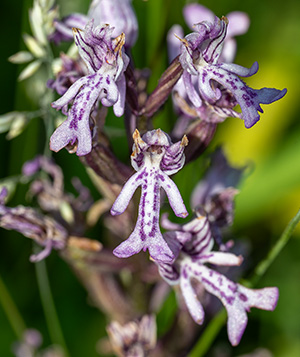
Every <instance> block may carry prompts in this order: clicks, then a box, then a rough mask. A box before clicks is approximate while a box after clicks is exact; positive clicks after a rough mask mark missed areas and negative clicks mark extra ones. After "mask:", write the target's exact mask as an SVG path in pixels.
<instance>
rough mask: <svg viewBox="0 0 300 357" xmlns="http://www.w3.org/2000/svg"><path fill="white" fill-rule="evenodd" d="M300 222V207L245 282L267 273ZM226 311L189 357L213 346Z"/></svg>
mask: <svg viewBox="0 0 300 357" xmlns="http://www.w3.org/2000/svg"><path fill="white" fill-rule="evenodd" d="M299 222H300V209H299V211H298V212H297V214H296V216H295V217H294V218H293V219H292V220H291V221H290V222H289V224H288V225H287V227H286V228H285V230H284V231H283V233H282V234H281V236H280V238H279V239H278V241H277V243H276V244H275V245H274V247H273V248H272V249H271V250H270V252H269V254H268V256H267V257H266V259H264V260H263V261H262V262H261V263H259V264H258V265H257V267H256V269H255V272H254V274H253V276H252V278H251V279H249V280H248V281H245V283H246V284H247V286H248V285H250V286H255V285H256V284H257V282H258V280H259V279H260V278H261V277H262V276H263V275H264V274H265V273H266V271H267V270H268V269H269V267H270V265H271V264H272V263H273V261H274V260H275V259H276V258H277V256H278V255H279V253H280V252H281V251H282V249H283V248H284V247H285V245H286V244H287V242H288V241H289V239H290V238H291V236H292V234H293V232H294V230H295V228H296V226H297V224H298V223H299ZM226 317H227V314H226V311H225V309H222V310H221V311H220V312H219V313H218V314H217V315H216V316H215V317H214V318H213V319H212V320H211V322H210V323H209V325H208V326H207V327H206V329H205V331H204V332H203V334H202V335H201V338H200V339H199V340H198V342H197V343H196V345H195V346H194V348H193V350H192V351H191V352H190V354H189V357H202V356H204V355H205V354H206V352H207V351H208V350H209V348H210V347H211V345H212V343H213V342H214V340H215V338H216V337H217V335H218V333H219V332H220V330H221V328H222V327H223V326H224V324H225V321H226Z"/></svg>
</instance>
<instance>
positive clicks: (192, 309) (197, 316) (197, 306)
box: [180, 265, 204, 325]
mask: <svg viewBox="0 0 300 357" xmlns="http://www.w3.org/2000/svg"><path fill="white" fill-rule="evenodd" d="M187 270H188V267H187V266H185V265H184V266H183V267H182V269H181V272H180V274H181V277H180V288H181V293H182V295H183V297H184V300H185V303H186V306H187V308H188V310H189V313H190V314H191V316H192V318H193V320H194V321H195V322H196V323H197V324H199V325H202V323H203V321H204V310H203V307H202V305H201V303H200V301H199V300H198V299H197V296H196V293H195V291H194V289H193V287H192V285H191V281H190V276H189V273H188V271H187Z"/></svg>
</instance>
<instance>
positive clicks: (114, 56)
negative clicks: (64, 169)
mask: <svg viewBox="0 0 300 357" xmlns="http://www.w3.org/2000/svg"><path fill="white" fill-rule="evenodd" d="M112 31H113V28H111V27H110V26H109V25H104V26H98V27H95V28H94V22H93V20H91V21H90V22H89V23H88V24H87V25H86V27H85V30H84V31H81V30H79V29H75V28H74V29H73V33H74V38H75V43H76V45H77V47H78V50H79V54H80V56H81V57H82V59H83V60H84V62H85V64H86V66H87V68H88V72H89V74H88V75H86V76H84V77H82V78H80V79H78V80H77V81H76V82H75V83H74V84H73V85H72V86H71V87H70V88H69V89H68V90H67V91H66V92H65V94H64V95H63V96H62V97H61V98H60V99H58V100H57V101H55V102H53V103H52V106H53V108H55V109H62V112H63V113H64V114H66V115H68V118H67V120H66V121H65V122H63V123H62V124H61V125H60V126H59V127H58V128H57V129H56V130H55V132H54V133H53V135H52V136H51V138H50V149H51V150H53V151H59V150H60V149H62V148H63V147H65V146H66V145H68V144H69V143H71V144H75V142H76V140H77V155H78V156H82V155H86V154H88V153H89V152H90V151H91V149H92V135H91V129H90V115H91V113H92V111H93V109H94V107H96V106H97V105H98V102H99V101H100V102H101V103H102V105H104V106H106V107H111V106H113V109H114V113H115V115H116V116H118V117H119V116H121V115H123V113H124V106H125V93H126V81H125V75H124V71H125V70H126V68H127V65H128V63H129V58H128V57H127V55H126V54H125V52H124V50H123V45H124V42H125V35H124V34H123V33H122V34H121V35H120V36H119V37H117V38H116V39H114V40H111V33H112ZM71 101H73V103H72V105H71V108H70V109H69V110H68V104H69V103H70V102H71Z"/></svg>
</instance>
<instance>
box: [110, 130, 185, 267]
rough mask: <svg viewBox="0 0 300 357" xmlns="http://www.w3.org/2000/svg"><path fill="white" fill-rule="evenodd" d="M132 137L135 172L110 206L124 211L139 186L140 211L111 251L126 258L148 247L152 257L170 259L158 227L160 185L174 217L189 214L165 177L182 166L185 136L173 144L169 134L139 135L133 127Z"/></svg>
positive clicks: (175, 187) (170, 251) (132, 156)
mask: <svg viewBox="0 0 300 357" xmlns="http://www.w3.org/2000/svg"><path fill="white" fill-rule="evenodd" d="M133 139H134V145H133V153H132V155H131V164H132V166H133V168H134V169H135V170H136V171H137V173H136V174H134V175H133V176H132V177H131V178H130V179H129V180H128V181H127V182H126V184H125V186H124V187H123V189H122V191H121V193H120V195H119V196H118V197H117V199H116V201H115V203H114V204H113V206H112V208H111V214H112V215H113V216H115V215H119V214H121V213H123V212H124V211H125V209H126V208H127V206H128V204H129V202H130V200H131V198H132V196H133V194H134V192H135V191H136V189H137V188H138V187H139V186H141V188H142V193H141V199H140V204H139V214H138V220H137V223H136V226H135V229H134V231H133V232H132V234H131V235H130V237H129V238H128V239H127V240H126V241H125V242H123V243H121V244H120V245H119V246H118V247H117V248H116V249H115V250H114V254H115V255H116V256H117V257H120V258H127V257H130V256H131V255H133V254H136V253H139V252H140V251H141V250H142V249H143V250H144V251H145V250H146V249H148V250H149V253H150V256H151V257H152V258H153V259H154V260H156V261H162V262H170V261H172V259H173V258H174V254H173V252H172V250H171V249H170V247H169V246H168V244H167V243H166V242H165V240H164V239H163V236H162V234H161V232H160V228H159V211H160V187H162V188H163V189H164V190H165V192H166V194H167V196H168V198H169V202H170V205H171V207H172V209H173V211H174V212H175V214H176V216H178V217H182V218H184V217H186V216H187V215H188V213H187V210H186V208H185V205H184V203H183V200H182V197H181V195H180V192H179V190H178V188H177V186H176V185H175V183H174V182H173V181H172V180H171V179H170V178H169V177H168V176H169V175H173V174H175V173H176V172H177V171H179V170H180V169H181V168H182V167H183V165H184V160H185V157H184V153H183V151H184V147H185V146H186V145H187V144H188V141H187V138H186V137H185V136H184V137H183V138H182V141H179V142H177V143H175V144H172V143H171V140H170V138H169V136H168V135H167V134H166V133H164V132H163V131H161V130H160V129H158V130H152V131H149V132H147V133H146V134H144V135H143V137H142V138H141V137H140V133H139V132H138V130H136V131H135V132H134V134H133Z"/></svg>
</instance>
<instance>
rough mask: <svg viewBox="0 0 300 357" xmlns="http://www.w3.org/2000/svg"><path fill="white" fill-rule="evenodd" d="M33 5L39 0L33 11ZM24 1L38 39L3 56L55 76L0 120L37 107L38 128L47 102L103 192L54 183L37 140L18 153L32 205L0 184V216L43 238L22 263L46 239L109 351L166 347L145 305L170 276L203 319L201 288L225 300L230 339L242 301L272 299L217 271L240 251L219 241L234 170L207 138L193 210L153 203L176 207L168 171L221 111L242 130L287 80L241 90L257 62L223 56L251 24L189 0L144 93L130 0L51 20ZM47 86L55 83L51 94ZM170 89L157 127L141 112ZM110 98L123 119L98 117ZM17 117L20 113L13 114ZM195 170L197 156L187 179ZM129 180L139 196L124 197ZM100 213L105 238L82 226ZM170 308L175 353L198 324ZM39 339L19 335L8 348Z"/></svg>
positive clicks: (201, 146) (270, 303)
mask: <svg viewBox="0 0 300 357" xmlns="http://www.w3.org/2000/svg"><path fill="white" fill-rule="evenodd" d="M43 4H46V5H47V6H46V5H45V6H44V7H45V9H44V10H43V11H42V10H41V7H43ZM34 9H35V10H34V11H33V14H32V19H33V20H35V21H33V20H32V21H31V22H36V21H37V19H38V17H39V16H38V14H39V13H41V15H42V20H41V23H40V24H39V26H38V25H37V24H36V25H34V24H32V26H33V30H34V31H33V32H34V36H35V37H34V38H31V37H30V38H29V37H26V39H27V40H26V41H27V47H28V48H29V50H30V53H29V52H28V53H27V52H26V53H25V54H24V53H23V54H17V55H16V56H14V57H13V58H12V60H13V61H15V62H18V63H24V62H26V61H27V62H28V61H29V60H31V59H33V58H36V61H35V62H33V63H35V64H34V66H33V67H34V68H36V67H37V68H39V67H40V66H43V65H45V66H48V67H47V71H45V72H47V73H49V72H50V71H51V70H52V73H53V76H52V78H47V79H45V81H44V83H46V82H47V87H48V88H46V85H45V86H44V87H45V93H47V95H45V96H42V97H43V98H42V100H41V110H40V111H38V113H37V114H36V113H30V115H28V114H26V115H25V114H24V113H18V112H12V113H8V114H7V115H4V116H2V117H0V131H8V130H9V136H10V137H13V136H14V135H15V136H16V135H17V134H19V133H20V132H21V131H22V128H23V127H24V125H25V123H27V122H28V120H29V119H28V118H29V117H30V118H31V117H36V116H41V117H43V119H44V122H45V125H46V126H47V128H46V129H47V130H46V132H49V131H50V130H51V131H52V128H53V125H54V119H55V118H54V113H55V111H53V110H52V109H51V106H52V108H54V109H56V110H61V112H62V113H63V114H64V115H65V116H66V118H65V120H64V121H63V122H62V123H61V124H60V125H59V126H58V127H57V128H56V129H55V131H54V132H53V133H52V135H51V137H50V149H51V150H52V151H55V152H57V151H59V150H61V149H62V148H67V149H70V150H69V152H76V154H77V155H78V156H80V162H81V163H83V164H84V165H85V167H86V168H87V173H88V175H89V177H90V178H91V180H92V182H93V183H94V184H95V187H96V188H97V189H98V190H99V192H100V194H101V195H102V198H101V199H99V200H98V201H96V202H94V200H93V199H92V197H91V194H90V191H89V190H88V189H87V188H86V187H85V186H83V185H82V184H81V181H80V180H79V179H77V178H75V179H73V181H72V183H73V186H74V187H75V189H76V190H77V191H78V193H79V195H78V197H74V196H73V195H72V194H70V193H66V192H65V189H64V176H63V171H62V170H61V169H60V167H58V165H56V164H55V162H54V161H53V160H51V158H50V155H51V154H52V153H51V151H50V150H49V147H48V141H47V146H46V147H45V150H44V152H45V155H44V156H42V155H39V156H37V157H36V158H35V159H33V160H31V161H28V162H26V163H25V164H24V166H23V171H22V175H20V177H18V178H17V179H15V181H18V183H23V184H24V183H25V184H28V183H29V182H30V185H29V188H28V197H29V198H31V199H33V198H34V199H35V200H36V201H37V205H38V208H31V207H25V206H21V205H19V206H17V207H14V208H12V207H8V206H7V205H6V201H7V189H6V188H3V189H2V190H1V191H0V226H1V227H3V228H5V229H9V230H10V229H13V230H15V231H18V232H20V233H22V234H23V235H24V236H25V237H29V238H31V239H33V240H34V241H35V242H36V243H37V244H38V245H40V246H42V247H43V248H44V249H43V250H42V251H41V252H39V253H38V254H35V255H32V256H31V258H30V260H31V261H32V262H37V261H39V260H41V259H44V258H46V257H47V256H48V255H49V254H50V252H51V249H52V248H54V249H57V250H59V251H60V256H61V257H62V258H63V259H65V260H66V261H67V262H68V264H70V265H71V267H72V268H73V269H74V270H75V272H76V274H77V275H78V277H79V279H81V281H82V283H83V284H84V286H85V287H86V288H87V290H88V291H89V293H90V295H91V297H92V299H93V301H94V302H95V305H96V306H97V307H99V308H100V309H102V310H104V311H105V312H106V313H107V315H108V316H109V320H110V321H111V323H110V324H109V326H108V328H107V331H108V335H109V337H110V344H111V348H110V349H112V350H114V352H115V353H116V354H117V355H118V356H128V357H129V356H145V355H149V356H151V355H153V356H165V355H172V353H173V351H171V352H169V350H168V348H167V344H166V342H165V341H163V339H161V341H160V342H159V343H157V344H156V323H155V318H154V316H153V315H146V314H148V313H149V314H152V313H153V314H154V313H155V312H157V311H158V310H159V308H158V306H159V305H162V303H163V301H164V300H165V298H166V295H167V293H168V291H169V290H168V289H170V287H169V286H168V285H167V284H165V281H166V282H167V283H168V284H169V285H170V286H173V285H179V286H180V289H179V290H178V291H180V292H181V296H182V297H183V299H181V300H184V301H185V304H186V307H187V310H188V312H189V314H190V315H191V317H192V318H193V320H194V321H195V322H196V323H197V324H202V323H203V321H204V310H205V307H206V306H205V301H204V299H203V296H204V295H205V296H206V292H207V293H209V294H212V295H214V296H216V297H217V298H218V299H219V300H220V301H221V302H222V304H223V305H224V306H225V308H226V310H227V314H228V323H227V330H228V336H229V340H230V342H231V344H232V345H233V346H235V345H237V344H238V343H239V342H240V340H241V337H242V335H243V333H244V330H245V328H246V325H247V320H248V317H247V312H248V311H249V310H250V308H251V307H256V308H259V309H263V310H274V308H275V306H276V304H277V300H278V289H277V288H276V287H266V288H262V289H250V288H248V287H244V286H242V285H240V284H239V283H235V282H233V281H231V280H229V278H228V277H226V276H224V275H223V274H221V272H220V271H219V270H218V267H222V266H227V267H228V266H240V265H241V263H242V261H243V258H242V257H241V256H240V255H236V254H233V253H232V252H230V248H231V247H232V246H233V241H232V240H229V241H227V242H226V240H225V239H224V237H225V233H226V232H227V233H228V231H229V230H228V227H229V226H230V225H231V224H232V223H233V217H234V198H235V195H236V194H237V193H238V190H237V186H238V184H239V181H240V179H241V177H242V174H243V169H237V168H232V167H230V165H229V163H228V161H227V159H226V157H225V154H224V153H223V151H222V150H221V149H218V150H216V151H215V153H214V154H213V155H212V156H211V167H210V168H209V169H208V170H207V172H206V173H204V174H203V177H202V180H201V181H200V182H198V183H197V184H196V186H195V188H194V190H193V192H192V195H191V203H190V207H191V209H192V210H193V211H194V214H195V216H196V217H195V218H193V219H192V220H190V221H189V222H188V223H186V222H183V223H182V224H179V223H174V222H172V221H171V220H169V218H168V213H165V214H163V215H160V212H161V208H162V205H163V204H164V203H165V202H166V201H167V200H168V201H169V204H170V206H171V209H172V211H173V212H174V214H175V215H176V216H177V217H179V218H181V219H185V218H186V217H187V215H188V211H187V208H186V206H185V203H184V201H183V198H182V195H181V193H180V191H179V189H178V187H177V185H176V184H175V182H174V181H173V179H172V178H170V176H172V175H175V174H176V173H177V172H178V171H179V170H181V169H182V168H183V167H184V166H185V165H186V164H187V163H189V162H191V161H192V160H195V159H197V158H198V157H199V156H200V154H202V152H203V151H204V150H205V149H206V147H207V146H208V144H209V143H210V142H211V140H212V138H213V136H214V133H215V130H216V127H217V124H218V123H220V122H222V121H224V120H225V119H226V118H227V117H230V116H232V117H239V118H241V119H243V120H244V124H245V127H246V128H251V127H252V126H253V125H254V124H255V123H256V122H257V121H258V120H259V119H260V114H259V113H262V112H263V110H262V108H261V104H270V103H272V102H274V101H276V100H279V99H281V98H282V97H283V96H284V95H285V93H286V89H283V90H278V89H274V88H261V89H252V88H250V87H249V86H247V85H246V84H245V83H244V81H243V80H242V79H241V78H240V77H250V76H252V75H254V74H256V73H257V71H258V64H257V62H255V63H254V64H253V65H252V66H251V68H245V67H242V66H240V65H237V64H234V63H232V62H233V60H234V57H235V53H236V41H235V36H237V35H241V34H243V33H245V32H246V31H247V30H248V27H249V18H248V16H247V15H246V14H245V13H242V12H233V13H229V14H228V15H227V17H221V18H218V17H216V16H215V15H214V14H213V13H212V12H211V11H210V10H208V9H206V8H205V7H203V6H201V5H199V4H189V5H187V6H185V8H184V11H183V13H184V18H185V21H186V23H187V25H188V26H189V28H190V29H191V31H192V32H191V33H189V34H188V35H186V36H185V37H184V34H183V30H182V29H181V27H179V26H178V25H176V26H175V27H172V29H171V30H170V32H169V34H168V43H169V54H170V60H171V64H170V65H169V67H168V68H167V69H166V70H165V72H164V73H163V74H162V76H161V78H160V79H159V81H158V84H157V87H156V88H155V89H154V90H153V92H152V93H151V94H150V95H148V94H147V92H146V88H147V83H148V78H149V71H148V70H138V69H136V68H135V65H134V61H133V60H132V58H133V57H132V55H131V52H130V48H131V47H132V46H133V45H134V44H135V42H136V39H137V33H138V26H137V19H136V16H135V13H134V10H133V7H132V1H131V0H93V1H92V3H91V5H90V8H89V11H88V14H87V15H83V14H71V15H69V16H67V17H65V18H63V19H59V16H58V9H57V8H56V7H54V6H53V0H45V1H42V0H35V7H34ZM46 10H47V11H46ZM174 33H175V34H176V36H174ZM73 38H74V42H75V45H76V46H71V49H69V51H68V53H67V54H66V53H61V54H60V58H57V59H55V60H54V61H53V62H52V63H51V64H49V62H50V61H49V60H48V57H49V58H52V57H53V53H52V49H51V46H49V41H52V42H54V44H56V45H58V44H60V42H61V41H70V40H71V39H73ZM52 45H53V43H52ZM74 50H75V51H74ZM133 53H134V52H133ZM33 54H34V56H33ZM28 71H29V72H28ZM28 73H29V74H30V75H31V74H33V73H34V70H33V69H32V68H31V69H30V68H29V70H28V69H27V70H26V73H25V75H22V77H25V78H26V76H28ZM46 91H48V92H46ZM54 91H55V92H57V93H58V95H60V98H59V99H57V100H54ZM170 95H172V99H173V103H174V109H175V113H176V114H177V116H178V118H177V120H174V121H173V123H172V125H173V131H172V133H171V134H170V135H169V134H168V133H166V132H164V131H163V130H161V129H154V128H155V125H154V123H155V122H153V121H152V116H153V115H154V114H155V113H157V112H158V111H159V110H160V108H161V107H162V105H163V104H164V103H165V101H166V100H167V98H168V97H169V96H170ZM237 106H239V107H240V111H238V110H236V107H237ZM109 107H112V109H110V110H111V113H113V114H114V116H116V117H122V116H123V115H124V127H122V128H121V130H120V131H119V130H118V129H116V128H110V127H108V125H107V124H105V123H107V121H106V116H107V113H108V110H109V109H107V108H109ZM27 116H28V118H27ZM18 117H19V119H20V118H21V119H22V120H21V121H22V123H23V124H18V125H17V126H16V118H18ZM51 120H52V122H50V121H51ZM191 120H192V121H193V122H192V123H191ZM13 122H15V126H16V127H15V128H13V124H12V123H13ZM48 125H49V126H48ZM161 127H162V128H163V127H164V123H162V126H161ZM13 129H14V130H13ZM125 132H126V135H127V139H128V147H129V148H131V147H132V154H131V166H132V167H131V166H130V165H129V162H126V159H124V158H123V161H121V160H120V159H119V158H118V154H119V153H120V151H122V150H123V148H122V147H121V143H122V140H120V141H118V136H121V135H122V136H125ZM16 133H17V134H16ZM140 133H141V134H140ZM49 136H50V135H49ZM113 137H114V139H113V140H111V139H112V138H113ZM115 143H117V145H115ZM114 150H115V151H116V153H114ZM125 150H126V149H125ZM196 165H197V162H196V163H195V168H197V166H196ZM132 168H133V169H134V170H135V171H136V172H134V171H133V170H132ZM200 171H201V172H202V171H203V170H202V167H200V165H199V173H198V172H197V174H196V175H195V177H197V179H198V175H200ZM191 181H192V180H191ZM185 184H186V185H190V182H187V180H186V181H185ZM179 186H180V185H179ZM139 187H140V199H139V203H137V201H136V200H135V198H134V195H135V193H136V191H137V189H138V188H139ZM182 192H183V191H182ZM183 197H185V195H184V194H183ZM185 199H186V198H185ZM100 217H102V218H103V220H102V223H103V225H104V226H105V228H106V232H107V237H108V239H107V240H106V241H105V244H107V245H108V247H105V244H104V243H103V245H102V243H100V242H98V241H93V240H91V239H88V238H85V234H86V232H85V231H86V228H87V227H89V228H90V227H93V226H95V225H96V223H97V222H98V220H99V218H100ZM161 227H162V228H163V229H164V230H163V231H161ZM120 242H121V243H120ZM112 247H116V248H114V249H112ZM141 251H144V252H146V251H148V253H149V255H150V259H147V257H148V255H146V254H139V255H138V256H136V257H135V259H123V260H122V259H118V258H129V257H132V256H133V255H135V254H138V253H140V252H141ZM141 267H143V269H141ZM122 269H124V270H126V272H128V273H129V274H131V275H135V279H130V278H129V279H128V276H125V275H126V274H124V276H123V275H121V277H120V276H117V274H118V273H120V270H122ZM138 280H139V281H140V284H139V285H138V287H136V286H134V283H136V282H137V281H138ZM149 294H150V295H151V296H150V298H148V295H149ZM139 295H141V296H142V297H140V296H139ZM140 301H143V303H142V304H141V303H140ZM153 301H154V302H155V303H153ZM178 309H179V313H178V319H177V320H178V321H177V322H175V323H174V324H173V326H172V328H171V329H170V331H169V334H170V336H173V340H172V341H173V344H174V346H175V345H176V346H180V347H178V349H179V350H180V351H181V350H182V351H184V352H182V353H181V352H180V353H179V354H180V355H181V354H182V355H184V354H185V352H186V351H187V350H188V349H189V348H190V347H191V345H192V343H193V342H194V340H195V339H196V337H197V333H198V331H197V329H196V325H195V324H188V323H186V321H189V320H187V319H191V318H190V316H189V314H187V313H186V309H185V308H182V307H181V306H179V307H178ZM141 316H143V317H142V318H140V317H141ZM128 321H129V322H128ZM182 321H184V322H185V325H184V324H182V325H181V322H182ZM191 325H192V326H191ZM178 335H182V336H183V337H184V338H183V339H182V341H181V339H179V340H180V341H179V340H178V341H175V340H176V339H177V336H178ZM166 336H169V335H168V334H167V335H166ZM174 336H175V337H174ZM165 340H166V339H165ZM180 344H181V345H180ZM33 347H34V348H33ZM37 347H38V345H37V346H31V345H30V343H29V342H28V341H27V339H26V338H25V337H24V341H22V343H21V344H20V351H21V352H19V354H21V353H22V350H23V349H24V351H25V350H26V349H27V350H28V348H29V350H31V349H32V350H34V349H35V348H37ZM166 351H168V353H166ZM176 352H177V351H176ZM173 355H178V353H175V354H173Z"/></svg>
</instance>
